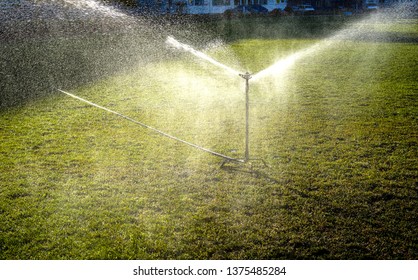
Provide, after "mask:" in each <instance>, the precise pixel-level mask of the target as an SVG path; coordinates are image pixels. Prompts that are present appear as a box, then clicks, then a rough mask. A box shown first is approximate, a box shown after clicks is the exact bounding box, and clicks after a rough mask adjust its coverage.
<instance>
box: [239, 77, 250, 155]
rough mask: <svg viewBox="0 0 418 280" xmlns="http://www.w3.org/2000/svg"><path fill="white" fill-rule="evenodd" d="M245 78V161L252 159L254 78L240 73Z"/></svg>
mask: <svg viewBox="0 0 418 280" xmlns="http://www.w3.org/2000/svg"><path fill="white" fill-rule="evenodd" d="M239 75H240V76H241V77H242V78H243V79H245V156H244V162H247V161H249V160H250V147H249V145H250V94H249V91H250V82H249V80H250V79H251V78H252V76H251V74H250V73H248V72H247V73H245V74H239Z"/></svg>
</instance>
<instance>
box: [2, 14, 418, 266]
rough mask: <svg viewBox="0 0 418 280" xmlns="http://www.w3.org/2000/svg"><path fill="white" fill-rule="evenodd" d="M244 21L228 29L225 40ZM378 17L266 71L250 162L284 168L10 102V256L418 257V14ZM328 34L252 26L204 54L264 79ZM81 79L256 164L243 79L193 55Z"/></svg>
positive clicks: (143, 117) (6, 135)
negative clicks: (351, 34)
mask: <svg viewBox="0 0 418 280" xmlns="http://www.w3.org/2000/svg"><path fill="white" fill-rule="evenodd" d="M245 20H248V19H245ZM251 20H258V19H251ZM266 21H267V23H264V24H267V25H269V26H270V25H272V24H273V23H271V22H270V21H271V19H266ZM337 23H338V29H339V28H344V27H342V26H341V24H340V21H338V22H337ZM228 24H231V21H225V22H220V23H217V26H218V27H219V26H221V25H222V26H223V29H222V32H224V33H223V36H228V34H229V35H230V33H231V32H230V31H231V30H230V29H228V30H227V31H225V30H226V28H225V26H227V25H228ZM232 24H233V26H229V27H228V28H233V27H234V26H240V25H239V24H238V25H235V23H232ZM294 24H296V27H294V28H295V30H296V29H297V26H298V25H297V24H300V23H294ZM330 24H332V21H331V20H330V19H327V20H326V21H324V26H329V25H330ZM369 24H370V25H373V28H372V29H371V30H372V31H370V32H369V34H368V36H367V38H357V37H355V38H353V39H352V38H345V39H344V40H337V39H335V40H331V41H330V44H329V45H327V46H326V47H324V48H319V49H318V50H316V51H314V52H312V53H310V54H309V55H307V56H305V57H302V58H300V59H298V60H295V61H294V63H293V64H292V65H290V66H289V68H288V69H286V71H284V72H282V73H280V74H273V75H270V76H267V77H265V78H263V79H261V80H258V81H256V82H251V80H250V155H251V157H254V158H261V159H263V160H265V161H266V163H267V164H268V167H265V166H264V165H263V164H262V163H261V162H258V161H251V162H249V163H246V164H238V163H232V162H229V163H227V164H226V165H225V166H224V167H223V168H220V165H221V163H222V161H223V159H222V158H218V157H214V156H213V155H211V154H208V153H205V152H202V151H200V150H197V149H194V148H193V147H190V146H187V145H184V144H182V143H180V142H176V141H174V140H172V139H168V138H166V137H163V136H161V135H159V134H156V133H154V132H153V131H151V130H148V129H145V128H143V127H141V126H138V125H136V124H134V123H132V122H129V121H127V120H125V119H122V118H120V117H118V116H116V115H114V114H111V113H109V112H106V111H103V110H100V109H98V108H95V107H92V106H89V105H87V104H85V103H82V102H80V101H78V100H75V99H72V98H70V97H68V96H66V95H64V94H61V93H59V92H58V91H54V90H51V89H49V91H48V94H34V96H41V97H40V98H34V99H30V100H26V101H25V102H24V104H22V105H18V106H8V107H7V108H3V109H2V111H1V112H0V123H1V126H0V138H1V141H0V186H1V188H0V214H1V219H0V259H416V258H417V257H418V248H417V244H418V235H417V231H416V229H417V228H418V219H417V218H418V212H417V211H418V210H417V209H418V187H417V185H418V184H417V183H418V149H417V148H418V146H417V141H418V134H417V131H418V120H417V116H418V97H417V90H418V81H417V79H416V73H417V69H418V57H417V55H416V54H417V51H418V45H417V44H416V40H417V39H418V28H417V26H418V21H417V20H414V19H408V20H401V19H399V20H396V21H393V22H392V24H390V23H388V22H385V23H384V24H380V23H379V22H376V21H374V22H373V24H372V23H369ZM318 30H321V32H320V33H321V35H320V36H319V35H318V36H299V35H298V36H293V37H291V36H282V35H283V33H280V32H278V34H276V35H275V36H271V37H269V36H264V37H268V38H263V34H264V33H263V32H261V31H260V32H261V35H260V36H253V35H254V33H252V36H249V35H248V34H247V33H246V32H241V33H240V32H238V34H241V35H240V36H239V37H240V38H236V36H238V35H237V33H234V36H232V37H227V38H229V39H230V40H224V41H225V42H227V43H223V44H218V45H216V44H215V45H214V46H213V47H211V48H206V49H203V51H204V52H205V53H207V54H209V55H210V56H212V57H214V58H216V59H218V60H219V61H221V62H222V63H226V64H228V65H230V66H231V67H234V68H235V69H237V70H239V71H250V72H251V73H255V72H258V71H260V70H262V69H264V68H266V67H268V66H269V65H271V64H272V63H274V62H275V61H277V60H278V59H280V58H285V57H286V56H288V55H291V54H293V53H295V52H298V51H300V50H303V49H306V48H308V47H310V46H313V45H315V44H317V43H319V42H322V41H321V40H322V38H323V34H324V32H325V31H324V30H326V28H325V27H324V28H318ZM308 31H309V30H308ZM333 31H334V30H333ZM373 32H376V34H377V33H378V34H379V35H378V36H376V38H377V39H376V40H372V39H373V36H370V35H371V34H373ZM384 34H387V35H388V36H389V37H390V38H391V39H393V38H398V39H399V40H385V39H384V38H383V35H384ZM247 35H248V36H247ZM287 35H288V34H287ZM60 42H61V43H62V41H60ZM171 51H173V50H166V52H168V53H169V52H171ZM173 52H174V51H173ZM96 55H97V53H96ZM57 56H58V54H57ZM110 58H111V57H110ZM126 63H128V62H126ZM87 66H88V65H87ZM87 66H86V65H84V66H83V67H84V68H88V69H90V68H89V67H87ZM72 67H74V65H73V66H72ZM49 73H50V74H51V75H53V74H54V73H52V71H51V72H49ZM109 73H110V71H109ZM76 74H77V73H75V75H76ZM57 75H58V74H57ZM47 76H48V75H47ZM69 78H70V76H69V74H68V75H66V76H65V77H63V78H60V79H64V80H66V81H67V83H65V84H64V83H63V84H64V85H63V86H64V87H65V88H63V89H64V90H67V91H70V92H72V93H74V94H77V95H79V96H81V97H83V98H86V99H88V100H90V101H92V102H95V103H97V104H99V105H102V106H105V107H107V108H109V109H111V110H114V111H117V112H120V113H122V114H124V115H127V116H129V117H131V118H133V119H136V120H138V121H141V122H143V123H145V124H147V125H150V126H152V127H155V128H157V129H161V130H162V131H164V132H166V133H169V134H171V135H174V136H176V137H179V138H181V139H184V140H186V141H189V142H192V143H195V144H198V145H200V146H203V147H205V148H208V149H211V150H214V151H216V152H219V153H222V154H226V155H229V156H232V157H237V158H243V156H244V146H245V145H244V144H245V143H244V135H245V104H244V103H245V97H244V80H243V79H241V78H240V77H234V76H230V75H228V74H227V73H224V72H223V70H221V69H219V68H217V67H216V66H214V65H211V64H209V63H207V62H205V61H201V60H199V59H197V58H195V57H193V56H192V55H190V54H188V53H176V54H175V55H173V56H172V57H171V56H170V59H168V58H167V59H158V60H154V61H151V62H147V63H146V64H144V65H140V66H136V67H135V65H130V68H129V71H119V72H117V73H113V72H112V73H111V74H109V75H96V76H95V77H94V79H89V80H88V82H85V81H81V82H78V83H76V84H73V85H72V84H71V82H70V81H68V79H69ZM54 79H55V78H54ZM60 79H58V78H56V80H60ZM77 79H78V80H80V78H77ZM22 80H24V79H22ZM81 80H82V79H81ZM37 88H38V87H37V86H34V87H33V89H34V90H36V89H37ZM51 91H53V93H51Z"/></svg>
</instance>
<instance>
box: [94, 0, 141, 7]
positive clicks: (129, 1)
mask: <svg viewBox="0 0 418 280" xmlns="http://www.w3.org/2000/svg"><path fill="white" fill-rule="evenodd" d="M100 1H101V2H104V3H108V4H114V3H116V4H121V5H124V6H126V7H136V6H137V0H100Z"/></svg>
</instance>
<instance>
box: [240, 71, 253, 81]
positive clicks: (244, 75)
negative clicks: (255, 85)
mask: <svg viewBox="0 0 418 280" xmlns="http://www.w3.org/2000/svg"><path fill="white" fill-rule="evenodd" d="M239 76H240V77H242V78H244V79H245V80H247V81H248V80H249V79H251V78H252V77H253V76H251V74H250V73H248V72H246V73H245V74H239Z"/></svg>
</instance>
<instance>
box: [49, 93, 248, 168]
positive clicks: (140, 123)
mask: <svg viewBox="0 0 418 280" xmlns="http://www.w3.org/2000/svg"><path fill="white" fill-rule="evenodd" d="M57 90H58V91H60V92H62V93H64V94H66V95H68V96H70V97H72V98H75V99H77V100H80V101H82V102H84V103H87V104H89V105H91V106H94V107H97V108H99V109H102V110H105V111H107V112H109V113H112V114H115V115H117V116H119V117H122V118H124V119H126V120H128V121H131V122H133V123H136V124H139V125H140V126H142V127H145V128H148V129H150V130H152V131H154V132H156V133H158V134H160V135H162V136H165V137H168V138H170V139H173V140H176V141H178V142H181V143H183V144H186V145H189V146H191V147H194V148H196V149H199V150H201V151H204V152H207V153H209V154H212V155H214V156H217V157H221V158H224V159H226V160H228V161H237V162H244V161H243V160H242V159H236V158H232V157H229V156H226V155H223V154H220V153H217V152H214V151H211V150H209V149H206V148H204V147H201V146H198V145H196V144H193V143H190V142H187V141H185V140H182V139H180V138H177V137H175V136H172V135H170V134H167V133H165V132H163V131H161V130H159V129H156V128H154V127H152V126H149V125H146V124H144V123H142V122H139V121H137V120H134V119H132V118H130V117H128V116H125V115H122V114H121V113H118V112H116V111H113V110H110V109H108V108H106V107H103V106H100V105H98V104H96V103H93V102H91V101H88V100H86V99H84V98H81V97H79V96H77V95H74V94H72V93H69V92H66V91H63V90H61V89H57Z"/></svg>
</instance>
